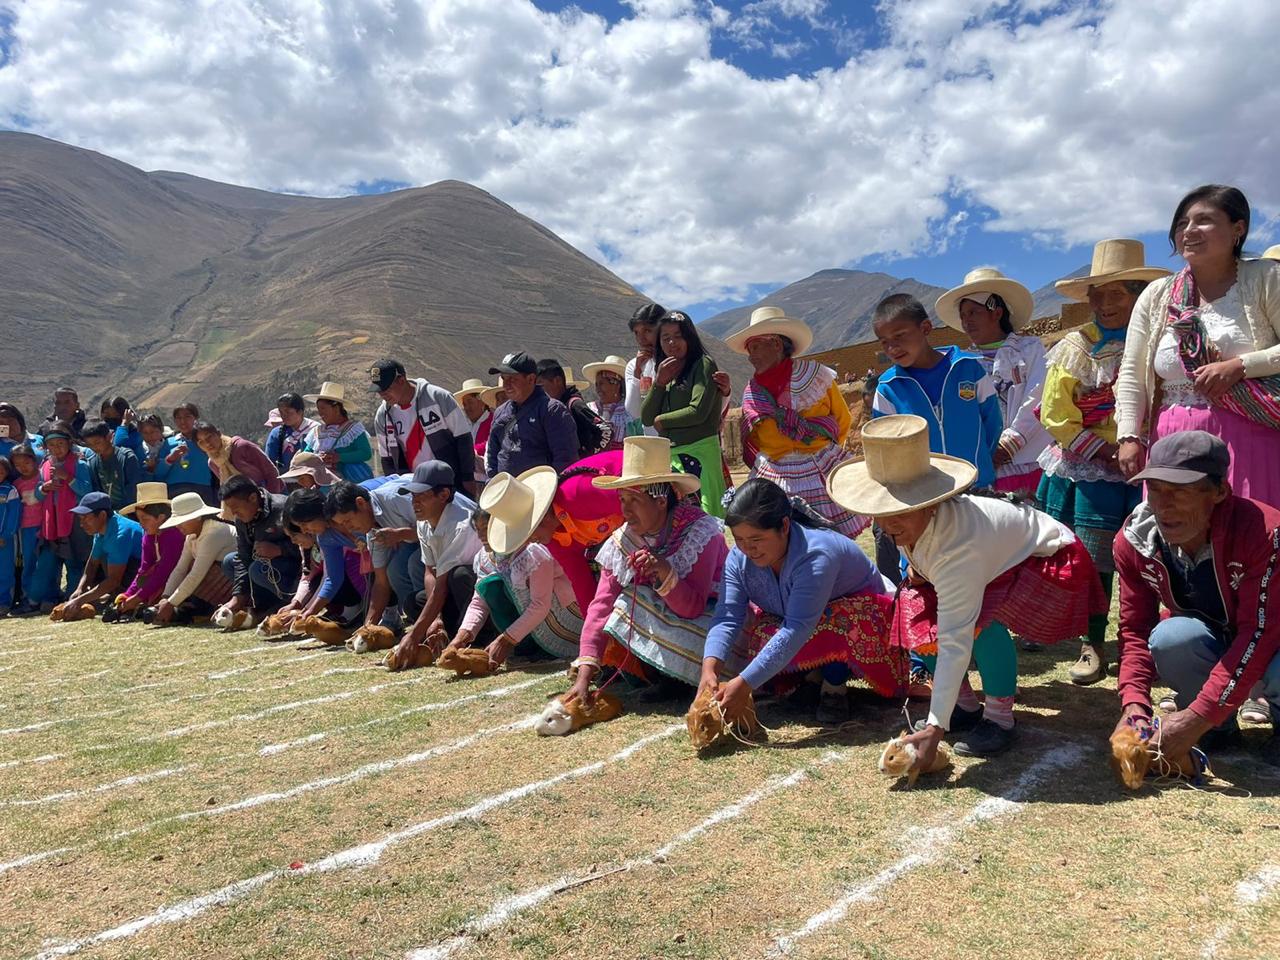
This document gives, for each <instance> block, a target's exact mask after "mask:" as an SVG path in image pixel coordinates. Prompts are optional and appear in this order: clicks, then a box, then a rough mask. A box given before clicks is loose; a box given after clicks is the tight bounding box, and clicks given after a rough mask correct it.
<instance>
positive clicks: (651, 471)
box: [591, 437, 702, 493]
mask: <svg viewBox="0 0 1280 960" xmlns="http://www.w3.org/2000/svg"><path fill="white" fill-rule="evenodd" d="M651 483H669V484H671V485H672V486H673V487H675V488H676V489H677V490H679V491H680V492H681V493H693V491H695V490H697V489H698V488H699V487H701V486H702V481H701V480H699V479H698V478H697V477H695V476H693V475H692V474H689V473H676V472H675V471H674V470H672V469H671V441H670V440H668V439H667V438H666V437H626V438H624V439H623V441H622V476H620V477H610V476H604V477H593V478H592V480H591V485H592V486H594V487H598V488H599V489H601V490H621V489H623V488H624V487H647V486H649V484H651Z"/></svg>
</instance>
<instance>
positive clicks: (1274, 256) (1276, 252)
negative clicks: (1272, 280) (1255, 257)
mask: <svg viewBox="0 0 1280 960" xmlns="http://www.w3.org/2000/svg"><path fill="white" fill-rule="evenodd" d="M1262 259H1263V260H1280V243H1277V244H1276V245H1275V246H1272V247H1267V249H1266V250H1264V251H1263V253H1262Z"/></svg>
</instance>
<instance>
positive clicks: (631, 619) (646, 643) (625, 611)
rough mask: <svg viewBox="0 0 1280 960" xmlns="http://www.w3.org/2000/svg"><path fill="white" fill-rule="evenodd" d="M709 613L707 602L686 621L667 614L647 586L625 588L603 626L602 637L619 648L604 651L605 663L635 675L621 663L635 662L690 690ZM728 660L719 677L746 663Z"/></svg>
mask: <svg viewBox="0 0 1280 960" xmlns="http://www.w3.org/2000/svg"><path fill="white" fill-rule="evenodd" d="M715 609H716V605H715V601H714V600H711V601H709V602H708V603H707V608H706V610H704V611H703V612H702V615H701V616H699V617H698V618H697V619H696V620H686V619H684V618H683V617H679V616H677V615H676V614H674V613H672V612H671V611H670V610H668V609H667V605H666V604H665V603H663V601H662V598H661V597H659V596H658V594H657V593H656V592H655V591H654V590H653V589H651V588H650V587H639V588H638V589H637V588H634V587H628V588H627V589H626V590H623V591H622V593H621V595H620V596H619V597H618V599H617V600H615V601H614V603H613V612H612V613H611V614H609V619H608V620H607V621H606V622H605V625H604V632H605V633H606V634H607V635H608V636H609V637H610V638H611V639H612V640H614V641H616V642H617V644H618V645H619V647H621V648H622V649H621V650H618V651H612V652H610V651H606V653H605V663H606V664H610V665H612V666H618V667H621V668H622V669H624V670H627V671H628V672H630V673H638V672H641V671H637V670H634V669H629V665H628V664H627V663H626V661H627V660H629V659H633V658H634V659H638V660H640V661H641V662H642V663H645V664H647V665H648V666H650V667H653V668H654V669H655V670H657V671H658V672H659V673H663V674H666V675H667V676H669V677H673V678H675V679H676V680H680V681H683V682H684V683H687V684H690V685H691V686H695V687H696V686H697V685H698V683H699V682H700V681H701V679H702V651H703V647H705V646H706V643H707V631H708V630H710V629H711V621H712V618H713V617H714V615H715ZM610 646H611V648H612V645H610ZM619 654H621V659H620V658H619ZM627 654H630V657H628V656H627ZM730 659H731V660H733V661H736V662H733V663H728V664H726V665H725V673H726V674H727V675H729V676H737V674H739V673H741V672H742V668H743V667H745V666H746V665H747V662H746V660H745V659H742V658H739V657H737V656H731V657H730Z"/></svg>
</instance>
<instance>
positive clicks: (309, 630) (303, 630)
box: [293, 617, 351, 647]
mask: <svg viewBox="0 0 1280 960" xmlns="http://www.w3.org/2000/svg"><path fill="white" fill-rule="evenodd" d="M293 629H294V632H295V633H300V634H302V635H303V636H307V637H315V638H316V639H317V640H319V641H320V642H321V643H327V644H328V645H329V646H331V647H341V646H343V645H344V644H345V643H346V642H347V637H349V636H351V631H350V630H348V629H346V628H345V627H344V626H343V625H342V624H340V623H335V622H334V621H332V620H330V619H328V618H327V617H299V618H298V619H297V620H295V621H293Z"/></svg>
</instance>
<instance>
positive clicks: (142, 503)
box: [120, 481, 169, 517]
mask: <svg viewBox="0 0 1280 960" xmlns="http://www.w3.org/2000/svg"><path fill="white" fill-rule="evenodd" d="M168 502H169V486H168V484H164V483H152V482H150V481H148V482H147V483H140V484H138V500H137V502H136V503H131V504H129V505H128V506H127V507H121V508H120V512H121V513H122V514H124V515H125V516H126V517H131V516H133V515H134V514H135V513H137V512H138V508H139V507H149V506H151V505H152V504H156V503H168Z"/></svg>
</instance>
